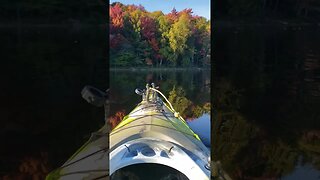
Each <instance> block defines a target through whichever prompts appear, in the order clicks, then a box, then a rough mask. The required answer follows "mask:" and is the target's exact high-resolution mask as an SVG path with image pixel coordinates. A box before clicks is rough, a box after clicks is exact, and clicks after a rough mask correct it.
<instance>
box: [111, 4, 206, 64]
mask: <svg viewBox="0 0 320 180" xmlns="http://www.w3.org/2000/svg"><path fill="white" fill-rule="evenodd" d="M109 10H110V11H109V12H110V16H109V17H110V19H109V25H110V39H109V40H110V59H109V60H110V61H109V64H110V65H111V67H129V66H130V67H191V66H196V67H210V21H209V20H207V19H206V18H204V17H201V16H197V15H194V14H193V12H192V9H184V10H182V11H177V10H176V9H174V8H173V9H172V11H171V12H170V13H168V14H164V13H163V12H162V11H154V12H148V11H147V10H145V8H144V7H143V6H141V5H139V6H138V5H124V4H121V3H112V4H110V9H109Z"/></svg>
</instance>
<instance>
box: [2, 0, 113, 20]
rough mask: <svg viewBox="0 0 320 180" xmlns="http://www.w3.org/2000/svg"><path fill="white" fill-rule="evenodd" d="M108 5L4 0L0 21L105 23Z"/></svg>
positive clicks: (99, 1) (61, 0) (99, 0)
mask: <svg viewBox="0 0 320 180" xmlns="http://www.w3.org/2000/svg"><path fill="white" fill-rule="evenodd" d="M106 5H107V4H106V2H105V1H102V0H94V1H86V0H68V1H65V0H28V1H23V0H15V1H11V0H2V1H1V6H0V20H1V21H3V22H10V23H14V22H19V23H21V22H22V23H57V22H59V23H61V22H69V21H81V23H83V22H94V23H104V22H105V21H106V17H105V16H106V13H107V7H106Z"/></svg>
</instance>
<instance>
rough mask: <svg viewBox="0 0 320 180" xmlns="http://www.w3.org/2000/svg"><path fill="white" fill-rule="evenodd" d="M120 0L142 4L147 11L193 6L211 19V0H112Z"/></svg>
mask: <svg viewBox="0 0 320 180" xmlns="http://www.w3.org/2000/svg"><path fill="white" fill-rule="evenodd" d="M113 2H120V3H122V4H125V5H128V4H135V5H139V4H141V5H142V6H143V7H144V8H145V9H146V10H147V11H149V12H152V11H159V10H161V11H162V12H163V13H165V14H167V13H169V12H170V11H171V10H172V9H173V8H176V10H177V11H181V10H183V9H186V8H191V9H192V10H193V14H194V15H198V16H203V17H205V18H207V19H209V20H210V0H110V4H111V3H113Z"/></svg>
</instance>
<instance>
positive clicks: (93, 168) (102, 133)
mask: <svg viewBox="0 0 320 180" xmlns="http://www.w3.org/2000/svg"><path fill="white" fill-rule="evenodd" d="M81 94H82V97H83V98H84V99H85V100H87V102H89V103H90V104H93V105H95V106H97V107H101V106H104V107H105V116H106V117H107V114H108V109H109V108H108V106H109V100H108V97H107V94H106V93H105V92H102V91H100V90H98V89H96V88H94V87H92V86H85V87H84V88H83V90H82V92H81ZM109 133H110V127H109V126H108V123H105V124H104V126H103V127H102V128H100V129H99V130H98V131H96V132H94V133H92V134H91V136H90V138H89V140H88V141H87V142H86V143H85V144H84V145H83V146H82V147H80V148H79V149H78V150H77V151H76V152H75V153H74V154H73V155H72V156H71V157H70V158H69V159H68V160H67V161H66V162H65V163H64V164H63V165H62V166H61V167H59V168H57V169H55V170H54V171H52V172H51V173H49V174H48V175H47V177H46V180H57V179H59V180H74V179H79V180H81V179H83V180H93V179H106V178H108V177H109V163H108V162H109Z"/></svg>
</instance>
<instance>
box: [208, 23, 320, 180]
mask: <svg viewBox="0 0 320 180" xmlns="http://www.w3.org/2000/svg"><path fill="white" fill-rule="evenodd" d="M213 37H214V48H213V49H214V53H215V55H214V59H213V62H214V70H213V71H214V76H213V82H214V84H213V87H212V88H213V89H212V96H213V104H214V112H213V114H214V117H213V118H212V126H213V127H212V129H211V131H212V137H211V141H212V147H211V150H212V151H213V155H214V157H213V159H214V160H218V161H220V162H221V163H222V166H223V168H224V169H225V170H226V172H228V173H229V175H230V176H231V177H232V178H234V179H319V177H320V111H319V110H320V109H319V107H320V101H319V100H320V81H319V80H320V28H319V27H281V26H279V27H268V26H260V27H257V26H246V27H232V28H231V27H230V28H217V29H216V31H215V33H214V35H213Z"/></svg>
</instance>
